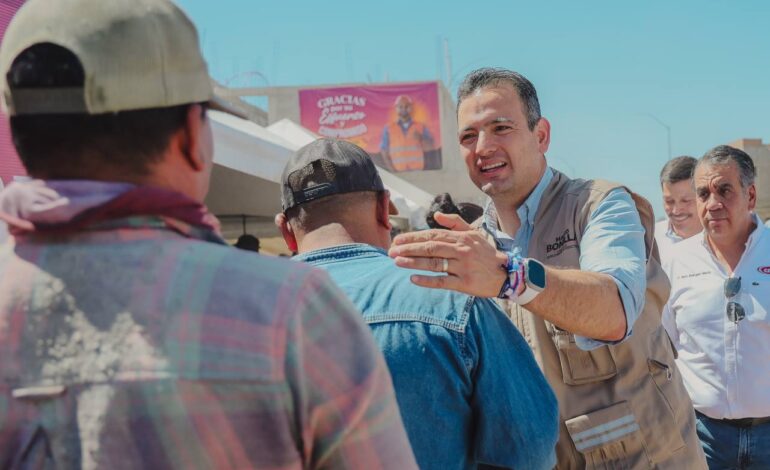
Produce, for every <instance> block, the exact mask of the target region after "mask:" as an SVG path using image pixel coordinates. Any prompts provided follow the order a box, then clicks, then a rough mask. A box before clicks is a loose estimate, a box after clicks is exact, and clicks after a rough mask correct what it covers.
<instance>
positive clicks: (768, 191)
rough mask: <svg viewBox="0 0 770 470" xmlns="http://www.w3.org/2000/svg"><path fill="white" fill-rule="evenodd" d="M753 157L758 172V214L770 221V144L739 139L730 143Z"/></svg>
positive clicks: (755, 140)
mask: <svg viewBox="0 0 770 470" xmlns="http://www.w3.org/2000/svg"><path fill="white" fill-rule="evenodd" d="M730 145H731V146H733V147H735V148H739V149H741V150H743V151H744V152H746V153H748V154H749V156H751V159H752V160H754V167H755V168H756V170H757V176H756V186H757V208H756V213H757V214H758V215H759V217H760V218H761V219H762V220H768V219H770V144H763V143H762V139H739V140H736V141H735V142H732V143H730Z"/></svg>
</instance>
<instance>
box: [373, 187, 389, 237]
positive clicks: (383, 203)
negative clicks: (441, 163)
mask: <svg viewBox="0 0 770 470" xmlns="http://www.w3.org/2000/svg"><path fill="white" fill-rule="evenodd" d="M390 213H391V210H390V191H388V190H385V191H380V192H379V193H377V223H379V224H380V225H382V226H383V227H385V228H387V229H388V230H390V229H391V228H393V225H392V224H391V223H390Z"/></svg>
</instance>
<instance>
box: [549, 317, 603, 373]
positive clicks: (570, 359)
mask: <svg viewBox="0 0 770 470" xmlns="http://www.w3.org/2000/svg"><path fill="white" fill-rule="evenodd" d="M546 325H547V328H548V332H549V333H550V334H551V338H552V339H553V342H554V345H555V346H556V351H557V352H558V354H559V363H560V364H561V373H562V379H563V381H564V383H565V384H567V385H584V384H590V383H593V382H601V381H603V380H607V379H609V378H612V377H614V376H615V375H617V373H618V368H617V366H616V365H615V358H614V357H613V355H612V351H611V350H610V348H609V347H607V346H602V347H600V348H597V349H594V350H592V351H583V350H582V349H580V348H579V347H578V346H577V344H576V343H575V337H574V336H573V335H572V334H570V333H568V332H567V331H564V330H562V329H560V328H557V327H555V326H554V325H552V324H550V323H546Z"/></svg>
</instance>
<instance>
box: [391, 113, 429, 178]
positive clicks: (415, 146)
mask: <svg viewBox="0 0 770 470" xmlns="http://www.w3.org/2000/svg"><path fill="white" fill-rule="evenodd" d="M388 135H389V137H390V148H389V149H388V153H389V154H390V161H391V163H392V164H393V169H395V170H396V171H410V170H422V169H423V168H425V154H424V152H423V150H422V139H421V138H420V137H422V136H424V135H425V125H424V124H420V123H417V122H414V121H412V125H411V126H409V128H408V129H407V130H406V132H404V130H403V128H402V127H401V126H400V125H399V124H398V123H397V122H392V123H390V124H388ZM418 136H419V137H418Z"/></svg>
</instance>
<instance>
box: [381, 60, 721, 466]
mask: <svg viewBox="0 0 770 470" xmlns="http://www.w3.org/2000/svg"><path fill="white" fill-rule="evenodd" d="M457 101H458V124H459V141H460V146H461V153H462V154H463V157H464V159H465V163H466V165H467V167H468V173H469V175H470V177H471V179H472V180H473V182H474V183H475V184H476V185H477V186H478V187H479V188H480V189H481V190H482V191H484V192H485V193H486V194H487V195H488V196H489V200H488V204H487V207H486V209H485V213H484V216H483V217H482V218H481V219H480V220H479V221H477V223H476V225H477V226H478V227H480V228H481V229H483V230H471V227H470V226H468V225H467V224H465V223H464V222H462V221H461V220H460V219H459V217H457V216H449V215H444V214H437V215H436V216H435V217H436V221H437V222H439V223H440V224H441V225H443V226H445V227H447V228H449V229H452V230H451V231H447V230H430V231H425V232H420V233H411V234H403V235H400V236H399V237H397V238H396V239H395V240H394V246H393V247H392V248H391V250H390V255H391V256H392V257H394V258H395V259H396V263H397V264H398V265H400V266H404V267H409V268H414V269H424V270H430V271H437V272H441V271H443V272H446V273H447V275H446V276H443V277H442V276H439V277H429V276H420V275H416V276H413V282H415V284H418V285H421V286H425V287H435V288H445V289H454V290H459V291H462V292H466V293H468V294H472V295H477V296H484V297H495V296H497V297H499V298H501V302H502V304H503V305H504V307H505V308H506V311H507V312H508V314H509V315H510V316H511V318H512V320H513V321H514V322H515V324H516V325H517V327H518V328H519V329H520V331H521V332H522V334H523V335H524V337H525V338H526V339H527V341H528V343H529V345H530V346H531V347H532V350H533V352H534V354H535V357H536V359H537V360H538V362H539V364H540V366H541V367H542V369H543V372H544V373H545V375H546V377H547V378H548V380H549V382H550V384H551V386H552V387H553V389H554V391H555V392H556V395H557V398H558V400H559V411H560V415H561V422H562V424H561V436H560V440H559V443H558V444H557V449H556V450H557V458H558V465H557V468H559V469H573V468H574V469H577V468H602V469H603V468H634V469H643V468H670V469H689V468H705V466H706V464H705V460H704V457H703V452H702V451H701V448H700V445H699V443H698V438H697V435H696V430H695V417H694V413H693V408H692V403H691V402H690V399H689V398H688V395H687V392H686V390H685V389H684V386H683V384H682V379H681V376H680V374H679V371H678V369H677V368H676V365H675V363H674V351H673V348H672V346H671V343H670V341H669V339H668V336H667V335H666V333H665V330H664V329H663V327H662V326H661V320H660V316H661V309H662V307H663V305H664V303H665V302H666V300H667V298H668V292H669V285H668V281H667V278H666V276H665V275H664V274H663V271H662V270H661V268H660V263H659V258H658V253H657V249H656V248H655V243H654V230H653V225H654V217H653V213H652V208H651V207H650V205H649V203H648V202H647V201H646V200H644V199H643V198H641V197H639V196H637V195H635V194H633V193H632V192H630V191H628V190H627V189H626V188H624V187H622V186H620V185H617V184H614V183H610V182H606V181H600V180H572V179H570V178H568V177H566V176H565V175H563V174H562V173H559V172H558V171H556V170H554V169H552V168H550V167H549V166H548V165H547V163H546V159H545V152H546V151H547V150H548V145H549V142H550V124H549V123H548V121H547V120H546V119H545V118H543V117H541V115H540V105H539V103H538V99H537V93H536V91H535V88H534V86H533V85H532V83H530V82H529V80H527V79H526V78H525V77H523V76H521V75H520V74H518V73H516V72H512V71H508V70H502V69H490V68H485V69H480V70H477V71H474V72H472V73H471V74H469V75H468V76H467V77H466V78H465V80H464V81H463V83H462V84H461V86H460V88H459V91H458V100H457ZM490 240H493V241H494V242H495V243H494V245H493V244H491V243H488V241H490ZM500 373H505V371H500Z"/></svg>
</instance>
